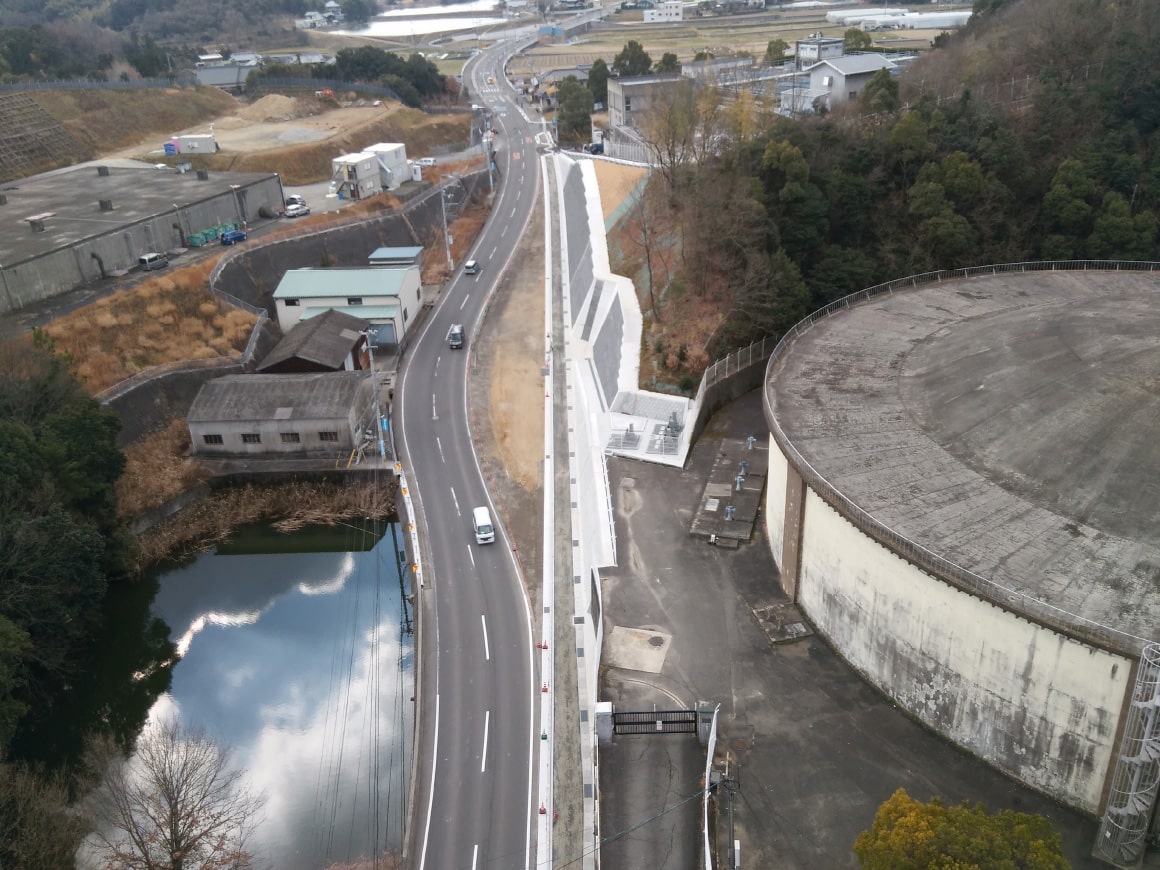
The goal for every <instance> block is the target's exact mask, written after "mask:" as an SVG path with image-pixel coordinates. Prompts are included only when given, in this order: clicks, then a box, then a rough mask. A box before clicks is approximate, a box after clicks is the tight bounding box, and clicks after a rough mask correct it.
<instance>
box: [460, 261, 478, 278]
mask: <svg viewBox="0 0 1160 870" xmlns="http://www.w3.org/2000/svg"><path fill="white" fill-rule="evenodd" d="M463 274H464V275H478V274H479V262H478V261H477V260H468V261H467V262H466V263H464V264H463Z"/></svg>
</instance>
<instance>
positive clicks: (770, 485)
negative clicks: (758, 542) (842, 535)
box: [765, 435, 788, 573]
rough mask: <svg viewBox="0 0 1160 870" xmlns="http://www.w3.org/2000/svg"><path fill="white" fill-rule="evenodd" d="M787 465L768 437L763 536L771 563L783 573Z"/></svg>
mask: <svg viewBox="0 0 1160 870" xmlns="http://www.w3.org/2000/svg"><path fill="white" fill-rule="evenodd" d="M787 467H788V466H787V463H786V461H785V456H784V454H782V452H781V448H779V447H778V446H777V442H776V441H774V440H773V436H772V435H771V436H770V437H769V468H768V470H767V471H766V476H765V534H766V537H767V538H768V539H769V551H770V552H771V553H772V554H773V561H774V562H776V563H777V567H778V568H779V569H781V570H782V572H783V573H784V571H785V567H784V565H783V564H782V553H783V551H782V536H783V535H784V533H785V478H786V468H787Z"/></svg>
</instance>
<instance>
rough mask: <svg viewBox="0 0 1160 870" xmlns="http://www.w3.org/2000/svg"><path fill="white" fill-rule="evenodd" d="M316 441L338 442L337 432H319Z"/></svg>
mask: <svg viewBox="0 0 1160 870" xmlns="http://www.w3.org/2000/svg"><path fill="white" fill-rule="evenodd" d="M318 440H319V441H338V433H337V432H319V433H318Z"/></svg>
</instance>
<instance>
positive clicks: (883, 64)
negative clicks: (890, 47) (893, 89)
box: [807, 54, 894, 106]
mask: <svg viewBox="0 0 1160 870" xmlns="http://www.w3.org/2000/svg"><path fill="white" fill-rule="evenodd" d="M884 69H891V70H892V69H894V63H893V61H890V60H887V59H886V58H885V57H883V56H882V55H880V54H847V55H844V56H842V57H835V58H830V59H829V60H823V61H821V62H819V63H815V64H814V65H813V66H811V67H809V69H808V70H807V72H809V74H810V87H809V89H810V90H811V91H813V92H815V93H821V92H827V93H829V95H830V96H829V99H828V104H829V105H831V106H837V105H840V104H841V103H845V102H847V101H848V100H854V99H857V98H858V95H859V94H860V93H862V91H863V90H865V88H866V85H867V84H868V83H869V81H870V79H872V78H874V76H875V75H876V74H877V73H878V71H879V70H884Z"/></svg>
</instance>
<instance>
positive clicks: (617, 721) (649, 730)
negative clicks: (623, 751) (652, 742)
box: [612, 710, 697, 734]
mask: <svg viewBox="0 0 1160 870" xmlns="http://www.w3.org/2000/svg"><path fill="white" fill-rule="evenodd" d="M612 733H613V734H695V733H697V711H696V710H647V711H644V712H639V713H637V712H631V713H628V712H626V713H622V712H620V711H619V710H616V711H614V712H613V714H612Z"/></svg>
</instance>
